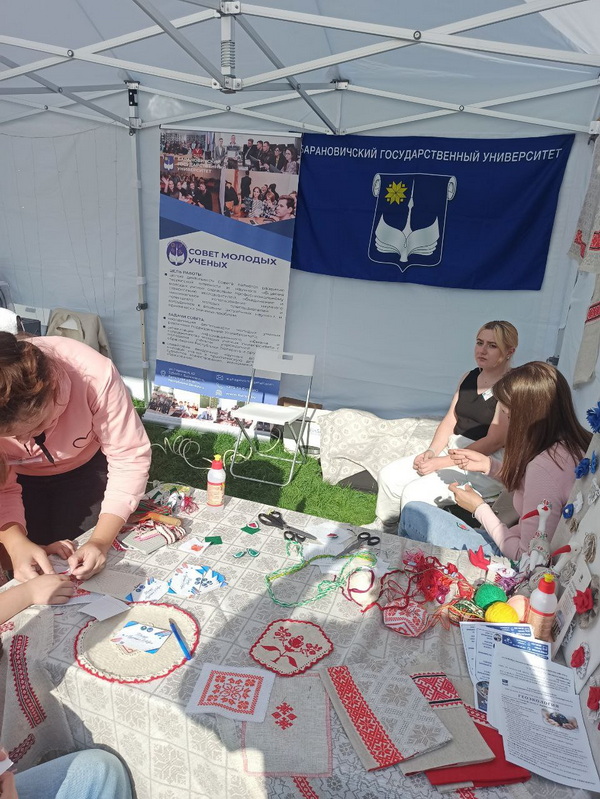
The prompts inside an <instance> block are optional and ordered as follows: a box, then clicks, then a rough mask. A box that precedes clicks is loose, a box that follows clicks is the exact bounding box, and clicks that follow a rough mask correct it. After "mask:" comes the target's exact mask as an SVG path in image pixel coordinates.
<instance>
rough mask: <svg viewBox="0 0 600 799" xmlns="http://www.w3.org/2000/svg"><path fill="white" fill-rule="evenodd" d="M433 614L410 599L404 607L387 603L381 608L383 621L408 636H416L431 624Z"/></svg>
mask: <svg viewBox="0 0 600 799" xmlns="http://www.w3.org/2000/svg"><path fill="white" fill-rule="evenodd" d="M433 621H434V619H433V616H432V615H431V614H430V613H429V612H428V611H427V610H426V609H425V608H424V607H423V606H422V605H418V604H417V603H416V602H413V601H412V600H409V601H408V605H406V606H405V607H397V606H395V605H388V607H386V608H384V609H383V623H384V624H385V625H386V626H387V627H389V628H390V629H392V630H394V631H395V632H397V633H399V634H400V635H407V636H409V637H410V638H417V637H418V636H419V635H421V633H423V632H425V630H426V629H427V628H428V627H430V626H431V624H432V623H433Z"/></svg>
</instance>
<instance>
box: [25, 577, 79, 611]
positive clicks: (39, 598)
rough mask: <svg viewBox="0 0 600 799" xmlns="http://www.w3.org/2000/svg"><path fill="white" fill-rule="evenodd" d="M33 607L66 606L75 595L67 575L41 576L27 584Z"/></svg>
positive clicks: (73, 587) (71, 582)
mask: <svg viewBox="0 0 600 799" xmlns="http://www.w3.org/2000/svg"><path fill="white" fill-rule="evenodd" d="M27 588H28V590H29V597H30V599H31V604H32V605H64V604H65V602H68V601H69V599H70V598H71V597H72V596H73V594H74V593H75V586H74V585H73V581H72V580H71V578H70V577H68V575H66V574H40V575H38V576H37V577H34V578H33V580H30V581H29V582H28V583H27Z"/></svg>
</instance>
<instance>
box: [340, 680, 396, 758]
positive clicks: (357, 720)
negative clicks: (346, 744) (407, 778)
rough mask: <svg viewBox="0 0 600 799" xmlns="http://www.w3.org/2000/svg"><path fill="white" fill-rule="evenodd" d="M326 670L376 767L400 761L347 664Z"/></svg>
mask: <svg viewBox="0 0 600 799" xmlns="http://www.w3.org/2000/svg"><path fill="white" fill-rule="evenodd" d="M327 673H328V674H329V678H330V679H331V682H332V684H333V687H334V688H335V691H336V693H337V695H338V696H339V698H340V700H341V702H342V704H343V706H344V709H345V711H346V713H347V714H348V716H349V717H350V721H351V722H352V724H353V725H354V728H355V729H356V731H357V733H358V734H359V735H360V737H361V739H362V742H363V743H364V744H365V746H366V747H367V749H368V750H369V752H370V754H371V756H372V757H373V758H374V760H375V761H376V762H377V764H378V768H384V767H385V766H393V765H395V764H396V763H400V762H401V761H402V760H404V757H403V756H402V754H401V753H400V752H399V751H398V749H397V748H396V747H395V746H394V743H393V742H392V740H391V739H390V737H389V735H388V734H387V732H386V731H385V729H384V728H383V727H382V725H381V724H380V723H379V720H378V719H377V716H376V715H375V714H374V713H373V711H372V710H371V708H370V707H369V705H368V704H367V702H366V701H365V698H364V697H363V695H362V694H361V692H360V690H359V688H358V686H357V685H356V683H355V682H354V680H353V679H352V675H351V674H350V671H349V670H348V667H347V666H332V667H331V668H329V669H327Z"/></svg>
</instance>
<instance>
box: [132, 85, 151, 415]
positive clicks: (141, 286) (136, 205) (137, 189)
mask: <svg viewBox="0 0 600 799" xmlns="http://www.w3.org/2000/svg"><path fill="white" fill-rule="evenodd" d="M137 87H138V84H137V83H135V82H133V81H132V82H129V81H128V82H127V89H128V95H129V124H130V128H129V140H130V142H131V173H132V174H131V184H132V188H133V216H134V239H135V255H136V263H137V286H138V304H137V305H136V311H138V312H139V315H140V334H141V339H142V340H141V344H142V380H143V381H144V402H145V403H146V405H148V403H149V402H150V383H149V378H148V370H149V366H150V364H149V362H148V351H147V345H146V309H147V308H148V303H147V301H146V274H145V270H144V254H143V249H142V213H141V211H142V179H141V173H140V159H139V151H138V140H137V138H138V128H139V123H140V120H139V119H138V115H137V97H138V91H137Z"/></svg>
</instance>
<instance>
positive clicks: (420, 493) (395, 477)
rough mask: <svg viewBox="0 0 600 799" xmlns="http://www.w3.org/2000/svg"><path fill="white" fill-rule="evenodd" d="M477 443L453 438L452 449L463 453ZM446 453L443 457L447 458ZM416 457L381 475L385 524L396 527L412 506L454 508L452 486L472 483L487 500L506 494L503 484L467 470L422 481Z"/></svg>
mask: <svg viewBox="0 0 600 799" xmlns="http://www.w3.org/2000/svg"><path fill="white" fill-rule="evenodd" d="M472 443H473V440H472V439H470V438H467V437H466V436H455V435H452V436H450V441H449V442H448V446H449V448H450V449H460V448H464V447H466V446H467V445H468V444H472ZM447 454H448V450H447V449H444V450H443V452H441V453H440V455H447ZM501 455H502V452H501V451H500V452H495V453H494V455H493V456H492V457H494V458H497V459H498V460H501ZM414 460H415V455H409V456H408V457H406V458H400V460H397V461H392V463H388V465H387V466H384V467H383V469H381V471H380V472H379V474H378V475H377V484H378V493H377V509H376V514H377V518H378V519H380V520H381V521H382V522H383V523H384V524H390V525H391V524H395V523H396V522H397V521H398V519H399V518H400V513H401V511H402V509H403V508H404V506H405V505H406V504H407V503H409V502H427V503H429V504H430V505H438V506H439V507H444V506H445V505H452V504H454V502H455V499H454V494H453V493H452V491H450V489H449V488H448V486H449V485H450V483H459V484H462V483H466V482H469V483H471V485H472V486H473V488H474V489H475V490H476V491H479V493H480V494H481V496H482V497H483V498H484V499H494V498H495V497H497V496H498V495H499V494H500V492H501V491H502V490H503V486H502V483H499V482H498V481H497V480H493V479H492V478H491V477H487V476H486V475H484V474H480V473H479V472H466V471H465V470H464V469H459V468H457V467H452V468H448V469H440V471H439V472H432V474H426V475H425V476H423V477H421V476H420V475H418V474H417V472H416V471H415V470H414V469H413V462H414Z"/></svg>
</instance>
